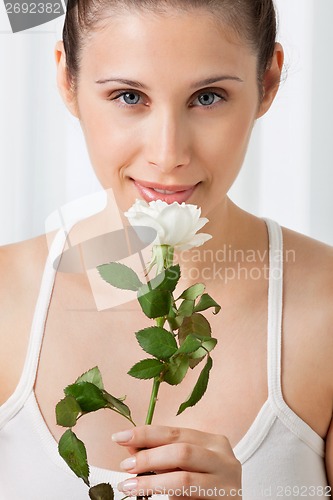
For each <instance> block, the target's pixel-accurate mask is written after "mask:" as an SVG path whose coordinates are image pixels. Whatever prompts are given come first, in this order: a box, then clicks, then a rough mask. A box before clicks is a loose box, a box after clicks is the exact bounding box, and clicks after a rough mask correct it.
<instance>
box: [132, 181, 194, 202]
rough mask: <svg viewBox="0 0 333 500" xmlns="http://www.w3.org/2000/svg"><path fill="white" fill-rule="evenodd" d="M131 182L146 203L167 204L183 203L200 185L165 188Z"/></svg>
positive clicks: (152, 184)
mask: <svg viewBox="0 0 333 500" xmlns="http://www.w3.org/2000/svg"><path fill="white" fill-rule="evenodd" d="M132 181H133V183H134V185H135V187H136V189H137V190H138V191H139V193H140V195H141V196H142V198H143V199H144V200H145V201H146V202H148V203H149V202H150V201H156V200H161V201H165V202H166V203H169V204H170V203H174V202H178V203H185V202H186V201H187V200H188V199H189V198H190V196H192V194H193V192H194V191H195V189H196V187H197V186H198V185H199V184H200V183H197V184H194V185H193V184H192V185H190V186H189V185H170V186H165V185H162V184H157V183H154V182H146V181H141V180H135V179H132Z"/></svg>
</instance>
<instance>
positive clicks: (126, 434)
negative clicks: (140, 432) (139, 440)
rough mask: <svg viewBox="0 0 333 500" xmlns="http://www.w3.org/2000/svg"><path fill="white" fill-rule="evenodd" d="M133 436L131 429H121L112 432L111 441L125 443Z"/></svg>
mask: <svg viewBox="0 0 333 500" xmlns="http://www.w3.org/2000/svg"><path fill="white" fill-rule="evenodd" d="M132 437H133V431H122V432H117V433H116V434H112V441H115V442H116V443H126V442H127V441H129V440H130V439H132Z"/></svg>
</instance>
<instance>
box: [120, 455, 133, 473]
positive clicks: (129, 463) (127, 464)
mask: <svg viewBox="0 0 333 500" xmlns="http://www.w3.org/2000/svg"><path fill="white" fill-rule="evenodd" d="M135 466H136V458H135V457H129V458H126V459H125V460H123V461H122V462H120V468H121V469H123V470H131V469H134V467H135Z"/></svg>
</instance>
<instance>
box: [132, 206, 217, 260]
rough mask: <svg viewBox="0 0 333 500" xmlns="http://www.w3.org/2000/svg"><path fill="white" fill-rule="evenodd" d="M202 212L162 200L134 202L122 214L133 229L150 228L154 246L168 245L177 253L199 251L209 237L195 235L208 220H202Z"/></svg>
mask: <svg viewBox="0 0 333 500" xmlns="http://www.w3.org/2000/svg"><path fill="white" fill-rule="evenodd" d="M200 215H201V209H200V208H198V207H197V206H196V205H188V204H186V203H182V204H181V205H180V204H179V203H178V202H174V203H172V204H170V205H169V204H168V203H166V202H165V201H162V200H156V201H151V202H150V203H149V204H148V203H147V202H146V201H144V200H136V201H135V203H134V204H133V205H132V206H131V208H130V209H129V210H128V211H127V212H125V216H126V217H127V218H128V220H129V221H130V223H131V225H132V226H146V227H152V228H153V229H155V230H156V232H157V235H156V238H155V240H154V241H153V245H170V246H172V247H174V248H176V249H177V250H189V249H190V248H193V247H199V246H201V245H203V244H204V243H205V242H206V241H208V240H209V239H210V238H212V236H211V235H210V234H206V233H200V234H196V233H197V232H198V231H199V229H201V228H202V227H203V226H204V225H205V224H207V222H208V219H206V218H204V217H201V218H200Z"/></svg>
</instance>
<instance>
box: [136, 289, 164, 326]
mask: <svg viewBox="0 0 333 500" xmlns="http://www.w3.org/2000/svg"><path fill="white" fill-rule="evenodd" d="M171 300H172V294H171V292H169V291H168V290H149V288H148V286H147V285H143V286H142V287H141V288H140V290H139V291H138V301H139V303H140V306H141V308H142V310H143V312H144V313H145V315H146V316H147V317H148V318H152V319H155V318H160V317H162V316H166V315H167V314H168V312H169V310H170V306H171Z"/></svg>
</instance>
